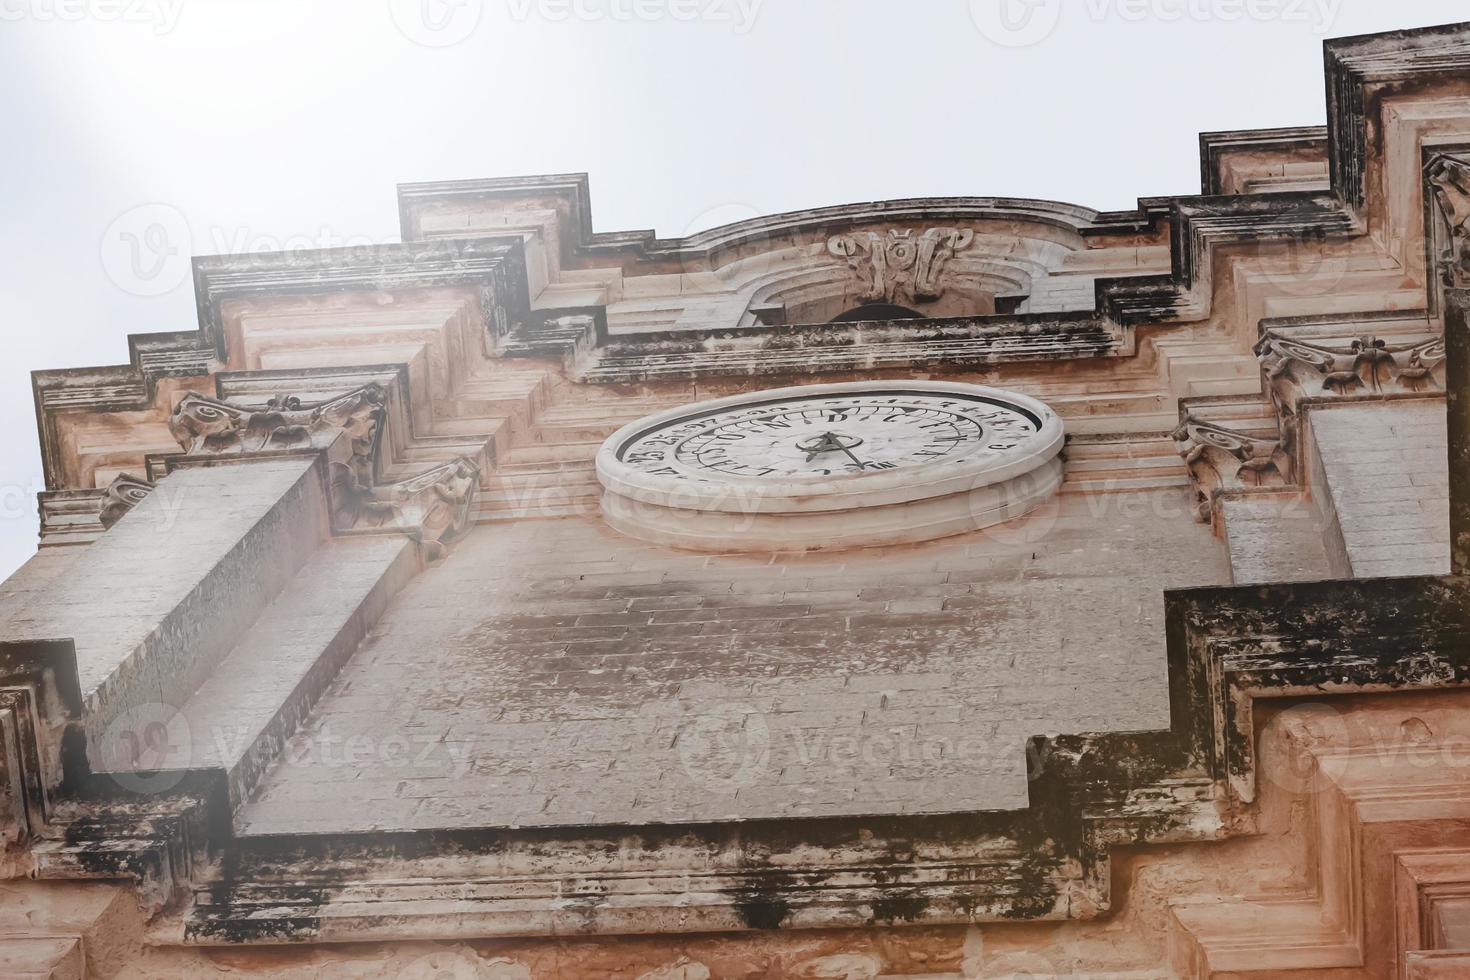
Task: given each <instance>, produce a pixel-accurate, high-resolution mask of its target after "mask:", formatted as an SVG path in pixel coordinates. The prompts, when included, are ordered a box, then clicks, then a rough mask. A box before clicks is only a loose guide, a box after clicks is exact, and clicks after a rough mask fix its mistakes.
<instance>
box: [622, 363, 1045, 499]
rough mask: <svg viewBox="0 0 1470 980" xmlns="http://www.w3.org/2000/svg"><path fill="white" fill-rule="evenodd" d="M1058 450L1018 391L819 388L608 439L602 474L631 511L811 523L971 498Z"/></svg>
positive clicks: (723, 404)
mask: <svg viewBox="0 0 1470 980" xmlns="http://www.w3.org/2000/svg"><path fill="white" fill-rule="evenodd" d="M1062 439H1063V434H1062V425H1061V421H1060V420H1059V419H1058V418H1057V417H1056V415H1055V414H1054V413H1053V412H1052V411H1051V410H1050V409H1048V408H1047V407H1046V406H1045V405H1044V404H1042V403H1041V402H1039V401H1036V400H1035V399H1032V398H1028V397H1026V396H1023V395H1017V394H1013V393H1010V392H1004V391H997V390H995V389H991V388H981V387H978V386H975V385H966V384H951V383H940V382H923V381H913V382H908V381H905V382H867V383H857V384H839V385H812V386H808V387H804V388H783V389H778V390H774V391H766V392H756V393H754V394H749V395H739V396H736V397H733V398H723V399H719V400H717V401H713V402H705V403H702V404H698V405H690V406H687V407H685V408H680V409H674V410H671V411H668V412H663V413H660V414H658V415H654V416H652V417H650V418H647V419H643V420H642V421H640V422H635V423H634V424H632V425H630V426H627V427H626V428H624V429H623V430H622V431H620V432H618V433H617V434H616V435H614V436H613V437H612V438H611V439H609V440H608V441H607V443H606V444H605V445H604V446H603V448H602V451H601V452H600V453H599V454H598V461H597V469H598V475H599V477H600V479H601V480H602V483H603V486H604V487H605V488H606V489H607V490H608V491H609V492H610V494H612V495H613V496H614V497H617V498H622V499H623V500H624V501H627V500H634V501H640V502H643V503H647V504H652V505H655V506H661V507H669V508H677V509H681V510H693V511H698V510H709V511H724V512H733V513H809V512H815V511H840V510H855V509H861V508H866V507H873V506H884V505H891V504H900V503H904V502H910V501H918V500H924V499H928V498H932V497H939V496H944V495H947V494H954V493H969V492H973V491H975V490H977V489H979V488H982V487H985V486H989V485H993V484H997V483H999V482H1001V481H1004V480H1008V479H1012V478H1014V477H1016V476H1019V475H1022V474H1025V473H1027V472H1030V471H1032V470H1035V469H1037V468H1038V467H1041V466H1043V465H1045V464H1047V463H1049V462H1050V461H1052V460H1054V459H1055V458H1056V456H1057V455H1058V454H1059V453H1060V451H1061V446H1062Z"/></svg>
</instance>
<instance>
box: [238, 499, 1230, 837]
mask: <svg viewBox="0 0 1470 980" xmlns="http://www.w3.org/2000/svg"><path fill="white" fill-rule="evenodd" d="M1190 513H1191V511H1190V501H1189V498H1188V496H1187V494H1186V493H1184V492H1183V491H1165V492H1157V493H1134V494H1119V495H1109V496H1097V497H1092V496H1068V497H1064V498H1061V500H1060V502H1059V503H1058V504H1057V506H1056V507H1055V508H1054V509H1052V510H1049V511H1044V512H1042V513H1040V514H1038V515H1036V516H1035V517H1033V518H1031V519H1029V520H1028V521H1025V522H1021V523H1020V524H1017V525H1012V526H1008V527H1005V528H1002V529H998V530H997V531H996V532H993V533H990V532H980V533H978V534H973V535H968V536H964V537H959V538H953V539H949V540H946V541H940V542H934V543H930V544H928V545H923V546H918V547H911V548H897V549H883V550H872V551H858V552H843V553H837V554H832V555H820V554H819V555H812V556H806V557H800V556H782V555H777V556H774V557H771V556H763V557H752V556H707V555H699V554H693V553H682V552H676V551H669V550H667V549H658V548H655V547H652V546H648V545H643V544H640V543H638V542H635V541H632V540H629V539H626V538H623V537H620V536H618V535H617V534H615V533H613V532H611V531H609V530H607V529H606V528H605V527H604V526H602V525H601V524H600V522H597V521H595V520H590V519H576V518H573V519H562V520H546V521H525V522H520V523H516V524H507V525H502V526H495V527H481V528H478V529H476V530H475V531H474V532H473V533H472V534H471V535H470V537H469V538H467V539H466V540H465V541H463V542H461V543H460V544H459V545H458V546H457V548H456V550H455V552H454V553H453V554H451V556H450V557H449V558H448V559H447V560H446V561H445V562H444V563H443V564H442V565H440V566H438V567H436V568H432V569H430V570H429V571H427V572H426V573H424V574H423V575H422V576H420V577H419V578H418V579H417V580H415V581H414V582H412V583H410V584H409V586H408V587H407V588H406V589H405V590H404V592H403V593H402V594H401V595H400V596H399V597H398V598H397V600H395V602H394V604H393V605H392V607H391V608H390V609H389V610H388V612H387V613H386V615H385V616H384V618H383V620H382V621H381V622H380V623H379V625H378V626H377V628H376V629H375V630H374V631H373V633H372V634H370V635H369V637H368V639H367V641H366V642H365V643H364V645H363V647H362V648H361V649H360V650H359V652H358V654H357V655H356V657H355V658H354V659H353V660H352V662H351V663H349V664H348V665H347V667H346V668H345V669H344V671H343V673H342V674H341V675H340V676H339V678H338V681H337V683H336V685H335V686H334V688H333V689H332V691H331V692H329V693H328V695H327V696H326V697H325V698H324V699H323V702H322V704H321V705H320V706H319V708H318V710H317V711H316V712H315V713H314V714H313V716H312V718H311V720H310V722H309V725H308V728H307V730H306V731H304V732H303V733H302V735H301V736H300V737H299V738H298V739H297V744H296V746H295V747H294V748H291V749H288V750H287V753H286V756H287V759H288V761H287V762H286V763H285V764H283V765H282V766H280V767H278V768H277V770H276V771H274V772H273V773H272V774H271V775H270V776H269V777H267V779H266V781H265V783H264V784H263V786H262V792H261V793H260V794H259V795H258V796H257V798H256V799H255V801H254V802H252V803H250V804H248V805H247V806H246V807H245V809H244V811H243V813H242V826H243V827H244V830H245V832H246V833H250V834H254V833H261V834H268V833H285V832H293V831H298V832H311V831H333V830H364V829H372V828H374V827H394V828H418V829H426V828H438V827H451V828H452V827H483V826H507V825H510V826H537V825H576V824H580V823H588V822H591V823H598V824H608V823H611V824H619V823H639V822H642V823H667V822H675V823H684V822H700V821H717V820H725V819H730V818H741V819H755V818H782V817H797V816H842V815H868V814H874V813H913V812H924V813H935V812H964V811H978V810H994V809H1004V808H1017V807H1024V806H1025V805H1026V801H1027V789H1028V785H1027V775H1026V764H1027V760H1026V757H1025V740H1026V739H1027V738H1029V737H1031V736H1034V735H1038V734H1044V733H1060V732H1086V731H1111V730H1118V729H1123V730H1128V729H1157V728H1162V727H1166V726H1167V725H1168V722H1169V714H1168V707H1167V701H1166V690H1165V671H1164V650H1163V647H1164V630H1163V623H1162V616H1163V594H1164V591H1165V589H1168V588H1179V587H1188V586H1195V585H1206V584H1219V583H1223V582H1224V581H1225V579H1226V576H1227V574H1228V573H1227V570H1226V567H1225V566H1226V562H1225V557H1224V549H1223V548H1222V547H1221V546H1220V545H1219V544H1218V542H1216V541H1215V540H1214V539H1213V538H1212V536H1211V534H1210V531H1209V529H1208V528H1205V527H1202V526H1200V525H1198V524H1196V523H1194V522H1193V521H1192V520H1191V519H1190ZM390 735H391V736H393V737H394V738H395V739H396V741H395V742H394V743H393V744H389V742H388V738H389V736H390ZM348 746H352V747H353V748H352V759H353V760H354V763H353V764H349V763H348V761H347V758H348ZM344 804H345V805H344Z"/></svg>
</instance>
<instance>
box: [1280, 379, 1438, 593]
mask: <svg viewBox="0 0 1470 980" xmlns="http://www.w3.org/2000/svg"><path fill="white" fill-rule="evenodd" d="M1309 419H1310V423H1311V427H1312V439H1313V441H1314V443H1315V445H1316V451H1317V454H1318V455H1319V456H1320V458H1321V461H1322V467H1323V471H1324V472H1323V475H1324V477H1325V479H1326V486H1325V487H1321V488H1318V491H1319V493H1322V494H1323V495H1325V496H1326V497H1328V498H1329V499H1330V501H1331V506H1332V510H1333V516H1334V519H1335V523H1336V524H1337V526H1338V527H1339V528H1340V532H1341V535H1342V540H1343V542H1344V544H1345V545H1346V548H1347V559H1348V562H1349V564H1350V565H1351V568H1352V571H1353V574H1354V575H1356V576H1357V577H1359V578H1393V577H1402V576H1406V575H1444V574H1448V573H1449V570H1450V548H1449V507H1450V503H1449V469H1448V466H1447V464H1446V462H1445V459H1446V449H1445V409H1444V405H1443V404H1442V403H1440V402H1437V401H1430V402H1402V403H1394V404H1388V405H1381V406H1376V407H1368V406H1358V407H1354V408H1321V409H1317V410H1315V411H1313V412H1312V413H1311V414H1310V416H1309Z"/></svg>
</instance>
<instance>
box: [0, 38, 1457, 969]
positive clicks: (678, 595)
mask: <svg viewBox="0 0 1470 980" xmlns="http://www.w3.org/2000/svg"><path fill="white" fill-rule="evenodd" d="M1326 70H1327V78H1326V82H1327V91H1328V93H1329V100H1328V110H1329V112H1328V119H1329V122H1328V125H1327V126H1326V127H1325V128H1301V129H1290V130H1259V131H1247V132H1234V133H1213V134H1206V135H1204V136H1203V137H1201V161H1202V176H1203V183H1202V194H1201V195H1200V196H1191V197H1172V198H1150V199H1145V200H1143V201H1141V202H1140V203H1139V206H1138V208H1137V209H1136V210H1134V211H1128V212H1116V213H1098V212H1095V211H1092V210H1089V209H1087V208H1084V207H1077V206H1071V205H1064V204H1057V203H1051V202H1041V201H1024V200H1010V199H996V198H945V199H928V200H904V201H890V202H881V203H873V204H863V205H854V206H849V207H838V208H827V209H821V210H814V211H806V212H800V213H794V214H786V215H778V216H773V217H768V218H761V219H756V220H752V221H747V222H742V223H740V224H736V225H730V226H726V227H722V228H717V229H714V230H711V231H707V232H702V233H700V234H697V235H694V236H692V237H689V238H685V239H677V240H665V239H658V238H656V237H654V236H653V235H652V234H650V233H641V232H640V233H633V232H627V233H608V232H594V231H593V230H592V228H591V222H590V217H589V216H590V205H589V197H588V183H587V180H586V178H585V177H583V176H580V175H572V176H540V177H528V178H515V179H494V180H476V181H457V182H447V183H434V184H414V185H407V186H403V187H400V188H399V192H398V200H399V208H400V213H401V217H402V238H403V243H402V244H398V245H386V246H378V247H371V248H362V249H343V250H328V251H316V252H292V253H286V254H277V255H247V256H214V257H200V258H196V259H195V260H194V272H195V291H196V295H197V298H198V311H199V317H198V320H199V322H198V327H197V329H189V330H180V331H178V332H172V333H161V334H149V335H143V336H137V337H134V338H132V340H131V347H130V349H131V359H130V362H129V363H128V364H126V365H120V366H116V367H102V368H94V369H85V370H67V371H41V372H37V373H36V374H35V383H34V387H35V397H36V412H37V422H38V426H39V434H40V440H41V446H42V456H43V460H44V465H45V469H46V479H47V486H48V489H47V490H46V492H45V493H43V494H42V495H41V499H40V513H41V523H42V528H41V542H40V544H41V547H40V548H39V550H38V552H37V554H36V556H35V557H34V558H33V559H32V560H31V561H30V562H29V563H28V564H27V565H26V566H25V567H24V568H22V569H21V570H20V571H19V572H18V573H17V574H16V575H15V576H14V577H12V578H11V579H10V580H9V581H8V582H6V583H5V584H4V585H3V587H0V622H3V624H4V628H5V633H4V635H3V642H0V879H3V880H0V977H50V978H80V977H108V978H111V977H121V978H145V977H147V978H154V977H179V978H195V977H211V976H227V975H228V976H243V977H261V978H264V977H272V978H276V977H284V978H308V977H319V976H321V977H355V978H373V977H382V978H388V977H407V978H425V980H427V978H438V977H454V978H461V977H464V978H468V977H483V978H496V980H531V978H535V980H540V978H571V980H578V978H589V980H590V978H599V980H600V978H616V980H708V978H743V980H780V978H843V980H874V978H879V977H887V978H892V977H926V978H930V980H941V978H942V980H956V978H961V977H965V978H976V977H992V976H996V977H1000V976H1013V975H1020V976H1038V977H1068V978H1102V977H1109V978H1130V980H1144V978H1165V977H1180V978H1215V980H1266V978H1301V980H1306V978H1321V980H1346V978H1356V977H1362V978H1375V980H1378V978H1382V980H1387V978H1396V980H1431V978H1452V977H1458V978H1464V977H1470V701H1467V697H1470V693H1467V687H1470V579H1467V575H1470V411H1467V405H1470V403H1467V397H1470V395H1467V392H1470V324H1467V318H1470V314H1467V310H1470V25H1454V26H1449V27H1444V28H1435V29H1429V30H1422V31H1413V32H1404V33H1398V34H1390V35H1382V36H1375V37H1364V38H1352V39H1344V40H1335V41H1331V42H1328V44H1327V62H1326ZM1065 190H1066V189H1065V188H1059V189H1058V195H1057V196H1059V197H1061V196H1065ZM830 385H840V386H842V387H840V388H835V389H834V388H818V387H815V386H830ZM976 386H979V387H976ZM786 389H792V390H789V391H788V390H786ZM775 390H780V392H779V394H778V395H772V394H770V393H771V392H772V391H775ZM967 399H968V401H967ZM711 403H713V404H711ZM773 404H779V405H780V409H779V411H777V410H774V409H773V410H771V411H766V410H765V409H764V408H763V407H762V406H770V405H773ZM752 420H754V421H752ZM615 434H616V437H615ZM1063 437H1064V438H1065V441H1064V442H1062V441H1061V440H1062V439H1063ZM1059 446H1060V447H1061V448H1060V456H1058V455H1057V450H1058V447H1059ZM600 451H601V453H602V456H599V452H600ZM731 494H734V495H735V496H734V497H731V496H730V495H731ZM716 501H718V503H716ZM624 532H626V533H624Z"/></svg>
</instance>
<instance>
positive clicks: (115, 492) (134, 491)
mask: <svg viewBox="0 0 1470 980" xmlns="http://www.w3.org/2000/svg"><path fill="white" fill-rule="evenodd" d="M154 489H155V485H154V484H153V483H150V482H149V481H147V480H144V479H140V478H139V477H136V476H132V475H130V474H127V473H124V474H122V475H121V476H119V477H117V478H116V479H115V480H113V481H112V483H111V484H110V485H109V486H108V487H107V496H105V497H103V498H102V510H101V513H100V514H99V520H101V521H102V526H103V528H105V529H106V530H109V531H110V530H112V527H113V525H114V524H116V523H117V522H118V521H120V520H122V519H123V518H124V517H126V516H127V514H128V512H129V511H131V510H132V509H133V508H134V507H136V506H138V505H139V504H140V503H142V502H143V498H145V497H147V496H148V495H149V494H150V493H152V492H153V491H154Z"/></svg>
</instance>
